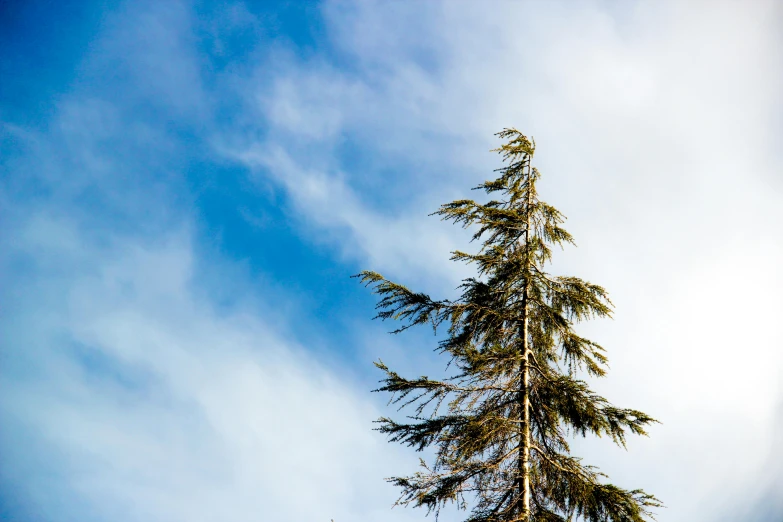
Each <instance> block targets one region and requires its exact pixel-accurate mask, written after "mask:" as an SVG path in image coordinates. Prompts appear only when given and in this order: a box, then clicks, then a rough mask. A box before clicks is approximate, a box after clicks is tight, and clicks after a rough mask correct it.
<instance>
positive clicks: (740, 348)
mask: <svg viewBox="0 0 783 522" xmlns="http://www.w3.org/2000/svg"><path fill="white" fill-rule="evenodd" d="M779 10H780V7H779V6H778V5H777V4H776V3H774V2H769V3H764V2H756V3H753V4H752V5H747V4H745V5H741V4H740V3H731V2H718V3H717V4H715V3H711V4H709V6H707V4H703V5H702V4H698V3H689V4H687V5H684V4H682V3H674V2H672V3H663V4H661V3H656V4H653V3H644V2H639V3H634V4H623V5H622V6H620V5H619V4H611V3H597V2H595V3H587V4H581V5H580V6H579V7H577V8H575V7H574V6H573V5H571V4H567V3H564V2H563V3H554V2H553V3H548V4H546V5H543V4H540V3H532V2H530V3H507V4H497V7H496V9H494V10H493V9H487V8H486V6H478V5H477V4H471V3H467V2H466V3H457V2H441V3H437V2H428V3H427V6H426V7H422V6H421V5H420V4H414V3H410V4H405V3H393V4H390V3H383V2H364V3H346V2H327V3H325V4H324V5H323V6H322V9H321V12H322V15H323V17H324V18H323V20H324V23H325V24H326V33H325V35H324V39H323V40H322V41H320V42H319V44H320V45H321V47H319V48H318V49H317V50H316V51H314V52H309V53H300V52H297V51H298V50H297V49H292V48H288V47H286V46H285V45H284V44H281V43H280V42H277V43H274V44H273V43H271V42H269V41H268V40H267V39H265V38H264V35H262V34H260V33H261V32H262V29H260V28H259V25H258V20H257V18H255V15H254V14H253V13H252V12H250V11H251V9H250V8H245V7H243V6H241V5H239V6H237V7H233V8H231V9H228V10H226V11H225V12H223V11H219V12H214V13H212V12H210V13H209V20H207V21H204V22H203V23H202V22H198V21H196V17H195V15H194V11H193V9H192V8H191V6H188V4H186V3H178V4H173V5H167V6H157V5H156V4H143V5H139V4H134V5H133V6H131V5H130V4H129V6H128V8H127V9H126V10H125V11H118V12H117V13H115V14H114V15H112V16H111V17H108V19H107V21H106V24H105V26H104V33H103V36H102V37H101V39H98V40H97V41H96V43H95V45H94V46H93V48H92V50H91V54H90V55H89V56H87V57H86V58H85V63H84V66H83V69H82V72H83V76H84V78H86V80H85V81H84V82H83V83H81V84H77V85H76V86H75V87H74V90H73V92H70V93H67V94H66V95H64V96H63V98H62V99H61V100H59V103H58V104H57V109H56V111H55V114H54V116H53V117H52V118H51V121H50V126H49V127H48V128H47V129H45V130H44V131H41V132H37V131H32V130H30V129H28V128H26V127H25V126H24V125H18V124H15V125H10V124H6V125H4V127H3V132H4V135H3V138H4V140H5V145H4V150H12V151H13V154H9V155H6V156H5V158H4V160H5V161H6V163H5V166H6V167H10V168H11V172H12V173H13V176H12V177H11V178H9V179H6V180H4V184H3V185H2V188H1V189H0V202H2V203H3V205H2V212H3V220H4V222H5V223H10V224H11V225H12V226H11V227H9V228H10V229H11V230H12V232H11V233H10V234H5V235H3V236H0V247H1V248H2V251H1V252H2V253H0V288H2V293H3V301H4V302H8V303H12V306H10V307H9V308H8V310H7V311H6V312H4V314H3V315H2V316H0V321H1V322H2V326H3V328H2V336H3V337H2V352H0V353H1V354H2V358H3V365H2V371H0V385H2V389H3V393H2V394H0V415H2V419H3V426H4V429H3V430H2V431H0V460H2V461H3V462H4V463H10V464H6V465H5V466H3V467H2V475H0V480H2V484H3V489H4V490H6V491H11V490H12V487H11V486H12V485H13V486H14V487H13V491H14V492H15V494H17V495H18V496H19V498H20V499H21V500H19V503H20V504H22V505H24V509H26V510H28V511H29V510H31V509H32V508H31V506H37V509H38V510H39V513H38V515H39V518H44V519H51V520H71V519H73V520H76V519H78V520H85V519H86V520H105V519H112V520H136V519H142V518H143V519H145V520H150V519H152V520H179V519H192V520H196V521H198V520H225V519H226V518H230V519H232V520H233V519H237V520H245V519H247V520H251V519H259V518H264V519H270V520H321V519H323V520H328V519H329V518H334V519H335V520H336V521H337V522H345V521H350V520H360V519H361V520H379V521H382V520H387V519H388V520H391V519H392V517H393V518H394V519H395V520H397V519H406V518H407V519H413V518H414V517H420V516H422V513H421V512H417V511H413V510H395V511H394V512H389V511H388V506H389V505H390V503H391V502H392V501H393V499H394V491H392V490H391V489H390V488H389V487H387V486H384V485H383V484H382V482H381V481H380V479H381V477H384V476H389V475H393V474H395V473H398V472H399V473H404V472H407V471H412V470H413V465H412V463H411V461H412V460H413V457H414V455H411V453H410V452H408V451H404V450H402V449H397V448H395V447H393V446H388V445H386V444H385V443H384V442H383V441H382V440H381V439H379V438H378V437H376V436H375V435H374V434H372V432H370V431H369V428H370V427H371V425H370V424H369V421H370V420H372V419H374V418H376V417H377V416H378V415H379V414H380V413H381V411H380V410H381V408H380V407H379V406H377V405H376V404H375V403H374V402H372V400H370V399H369V398H365V397H364V393H365V392H364V391H363V390H362V389H361V388H362V387H364V383H361V384H359V383H357V382H356V380H359V379H363V378H364V374H363V373H361V374H358V373H351V372H356V370H355V369H353V368H351V367H350V366H349V367H346V368H335V367H334V366H333V365H330V364H329V362H328V361H327V360H325V358H320V357H319V356H318V355H316V354H314V350H313V349H312V347H311V346H309V345H307V344H306V343H305V342H304V341H303V339H304V338H305V337H306V333H305V332H304V330H305V329H306V328H304V327H303V326H302V325H303V324H306V325H310V324H312V326H313V328H316V329H317V328H320V329H322V330H325V329H324V327H323V324H321V323H320V321H321V320H322V319H321V318H319V317H311V316H306V315H303V313H302V311H301V310H299V309H297V305H296V302H294V301H293V299H294V297H292V296H290V295H286V294H285V293H284V292H280V291H279V289H278V290H272V288H271V285H269V286H264V285H259V284H258V282H257V281H250V280H249V278H247V277H246V276H245V275H242V274H241V273H240V271H233V270H232V267H233V266H234V265H233V264H232V263H233V261H231V260H227V259H224V258H222V257H220V255H214V254H215V253H214V252H208V253H205V252H204V248H203V243H204V242H205V238H204V237H203V236H200V234H203V231H200V230H199V227H198V224H197V221H198V219H199V218H198V217H197V216H199V211H200V210H201V209H199V208H198V201H197V199H198V198H197V197H196V195H195V194H194V193H195V192H197V190H198V189H194V188H193V185H190V184H189V182H191V181H193V180H188V179H186V177H187V176H186V174H185V173H186V172H190V171H197V170H200V169H209V168H212V167H214V164H221V163H225V162H226V161H227V160H228V161H230V162H234V163H236V164H239V165H240V166H242V167H244V168H246V169H247V172H248V174H249V176H250V178H251V179H252V180H253V181H254V182H255V183H256V184H257V185H258V187H259V188H258V190H259V192H262V191H263V190H265V189H267V188H269V187H272V188H273V190H276V191H279V192H280V193H282V194H284V195H285V198H283V199H284V200H285V205H286V211H287V216H288V217H289V218H290V221H291V223H293V226H292V230H294V232H295V233H298V234H301V235H302V237H304V238H305V240H306V241H307V242H309V244H310V245H316V244H318V245H320V246H322V245H328V246H329V247H330V248H331V249H332V251H330V255H332V254H334V256H333V257H334V259H332V261H333V262H335V263H340V268H341V270H343V271H346V272H347V271H348V269H349V268H350V269H351V270H353V269H354V267H359V268H373V269H378V270H380V271H383V272H385V273H387V275H389V276H391V277H394V278H396V279H401V280H403V281H404V282H406V283H409V284H411V286H415V287H417V288H418V287H424V288H425V289H426V290H431V291H433V292H436V293H439V294H442V293H449V292H451V291H453V287H454V286H455V284H456V283H457V282H458V280H459V278H460V277H463V276H464V274H466V273H467V272H466V271H465V270H464V269H462V268H459V267H455V266H454V264H453V263H449V262H448V261H447V258H448V252H449V251H450V250H452V249H454V248H455V247H460V248H464V247H465V242H466V234H464V233H461V232H460V231H458V230H454V229H453V227H450V226H449V225H448V224H444V223H440V222H439V221H437V219H436V218H434V217H427V214H428V213H430V212H432V211H433V210H436V209H437V206H438V205H439V204H440V203H442V202H445V201H448V200H450V199H454V198H458V197H463V196H465V195H467V194H468V193H466V192H465V190H466V189H467V188H469V187H471V186H473V185H475V184H477V183H479V182H481V181H483V180H484V179H486V178H487V177H489V176H491V170H492V169H493V168H496V167H497V166H498V164H497V157H495V156H493V155H491V154H489V153H488V152H487V150H488V149H489V148H491V147H493V146H495V145H496V143H495V142H494V141H493V140H492V136H491V134H492V133H493V132H496V131H498V130H499V129H500V128H502V127H503V126H507V125H515V126H517V127H518V128H520V130H522V131H524V132H529V133H531V134H533V135H534V136H535V137H536V139H537V142H538V145H539V149H538V155H537V160H538V162H539V165H540V167H541V169H542V171H543V174H544V178H543V181H542V192H543V193H544V196H545V199H547V200H549V201H550V202H551V203H553V204H555V205H556V206H558V207H560V208H562V209H563V210H564V211H565V213H566V214H567V215H569V217H570V218H571V219H570V221H569V224H568V225H569V229H570V230H571V231H572V232H573V233H574V234H575V236H576V238H577V241H578V243H579V245H580V248H579V249H576V250H573V249H569V250H567V251H566V253H564V254H561V259H562V260H560V261H558V262H557V264H556V266H555V267H553V270H555V271H557V272H568V273H573V274H575V275H582V276H586V277H588V278H589V279H591V280H595V281H596V282H599V283H601V284H604V285H605V286H606V287H607V288H608V289H609V290H610V292H611V294H612V296H613V298H614V301H615V302H616V304H617V305H618V312H617V316H616V320H615V321H614V322H613V323H601V324H595V325H589V326H586V327H585V328H584V330H583V331H584V332H586V333H588V334H589V335H590V336H591V337H593V338H595V339H596V340H597V341H599V342H602V344H604V345H605V346H606V347H607V348H608V349H609V355H610V360H611V362H612V372H611V374H610V377H609V379H607V380H606V381H605V382H598V383H596V386H597V387H598V389H599V390H600V391H601V392H605V393H606V395H607V396H608V397H609V398H610V399H613V400H615V401H616V402H617V403H618V404H620V405H627V406H633V407H638V408H640V409H642V410H644V411H649V413H651V414H653V415H654V416H656V417H659V418H660V419H661V420H662V421H663V422H664V424H663V425H662V426H660V427H656V429H655V430H654V431H653V436H652V438H650V439H649V440H639V441H631V445H630V451H629V452H628V453H622V452H617V451H614V450H612V449H611V448H609V447H608V446H607V445H606V444H605V442H606V441H597V442H596V443H592V442H586V443H585V444H584V445H582V446H581V447H580V449H582V450H583V452H584V453H583V454H585V455H586V456H588V455H589V458H588V460H590V461H591V462H593V463H598V464H600V465H601V466H602V468H603V469H605V470H606V471H608V472H609V473H610V474H611V476H612V477H613V478H615V479H616V480H617V482H618V483H619V484H621V485H627V486H632V487H634V486H643V487H645V488H647V489H649V490H650V491H652V492H654V493H656V494H658V495H659V496H660V497H661V498H662V499H663V500H664V501H665V502H666V503H667V505H668V506H669V507H668V509H666V510H664V511H663V512H662V513H661V514H660V516H659V520H660V521H662V522H665V521H675V520H692V519H694V518H696V519H699V520H721V519H723V518H726V519H729V518H731V519H734V520H736V519H746V518H749V517H751V516H756V515H757V516H758V517H767V518H766V519H767V520H771V519H777V518H780V517H779V516H777V513H779V509H780V506H779V503H776V501H775V495H774V493H775V492H776V491H778V490H780V487H781V485H780V484H781V478H780V477H779V476H778V475H779V474H775V473H773V472H768V471H766V470H768V469H769V468H770V462H777V461H779V460H780V452H779V450H778V446H779V442H778V441H777V440H776V438H775V436H776V433H778V432H779V429H778V427H779V421H780V407H779V404H780V397H781V391H782V390H780V389H779V387H778V385H777V384H776V383H777V382H780V378H781V375H780V368H781V367H783V360H781V357H780V355H779V352H780V351H779V350H778V349H777V347H778V346H779V342H778V340H777V338H776V337H775V331H774V328H773V327H772V326H770V325H774V324H776V322H777V320H778V318H779V316H780V313H781V311H783V310H781V309H780V305H779V303H778V302H777V301H776V298H775V296H776V295H777V294H778V293H780V291H781V290H783V280H781V277H780V274H779V270H778V269H777V265H778V264H779V263H778V262H777V260H778V259H780V258H781V255H782V254H783V244H782V243H781V241H780V239H779V236H780V235H779V233H778V231H777V229H776V224H777V223H780V222H783V212H782V211H781V210H780V209H781V208H783V206H781V202H782V201H781V199H783V194H782V193H781V185H780V183H779V179H780V176H779V172H780V167H781V166H783V165H781V161H783V159H781V156H780V154H779V151H777V150H776V148H775V147H776V144H777V143H778V142H779V141H780V140H779V137H780V136H779V132H780V129H779V120H775V118H776V116H775V115H776V114H779V113H780V108H781V107H780V96H779V94H778V93H779V92H780V87H781V75H780V72H779V67H777V64H778V63H780V52H781V46H780V45H779V43H780V42H779V34H780V32H779V20H780V16H779V15H780V11H779ZM237 31H239V32H242V35H243V36H242V38H241V39H240V41H241V43H242V45H244V44H245V43H246V42H247V40H246V39H245V38H246V37H247V32H253V31H258V33H256V34H255V36H256V37H257V38H258V41H257V42H256V45H257V49H256V50H255V51H254V52H247V53H244V54H243V52H242V50H241V49H240V50H238V49H237V48H236V47H237V41H236V40H234V39H233V38H234V37H236V32H237ZM243 49H244V48H243ZM210 52H211V53H212V55H209V56H205V53H210ZM216 56H217V57H218V58H220V60H223V61H228V62H231V60H233V59H238V58H237V57H241V58H242V59H243V60H247V61H244V62H241V63H229V64H225V63H223V62H220V63H222V64H223V65H225V67H222V66H221V67H217V66H216V65H215V63H211V62H210V61H209V60H217V58H216ZM213 67H214V68H215V70H213V69H212V68H213ZM107 72H110V73H111V74H108V73H107ZM104 73H107V74H105V75H104ZM87 80H89V81H87ZM238 110H241V111H242V112H241V113H240V112H236V111H238ZM187 140H194V141H192V142H187ZM9 144H10V145H9ZM6 147H7V148H6ZM192 157H195V158H196V159H198V160H201V161H205V163H202V164H198V163H195V162H194V163H191V158H192ZM205 158H206V160H205ZM210 161H211V162H214V163H209V162H210ZM220 181H221V180H220V179H217V180H216V181H213V182H214V183H219V182H220ZM201 182H203V180H201ZM195 185H198V183H195ZM477 196H478V195H477ZM243 209H244V210H242V212H243V215H245V216H253V215H255V214H253V213H251V214H248V210H247V208H246V207H243ZM255 210H256V209H252V211H251V212H255ZM261 214H262V215H264V213H263V212H261ZM248 221H253V220H252V219H248ZM257 255H262V254H257ZM225 267H228V268H227V269H226V270H223V268H225ZM215 274H219V276H216V275H215ZM227 274H228V275H227ZM272 276H273V274H269V275H268V277H272ZM215 277H219V279H210V278H215ZM214 288H219V289H223V292H224V293H231V294H232V295H231V302H232V306H231V307H222V306H219V304H218V299H216V298H215V295H213V292H212V291H211V290H212V289H214ZM226 288H230V289H231V292H227V291H226V290H225V289H226ZM256 291H257V292H256ZM370 314H371V311H370V310H368V311H367V314H366V316H370ZM335 315H338V314H335V313H333V314H332V316H335ZM350 322H351V321H350V319H347V318H346V319H345V323H350ZM386 326H387V325H386ZM386 326H379V327H378V328H371V327H362V328H359V327H358V326H357V328H356V329H357V330H358V333H357V334H356V335H355V338H354V339H352V340H353V341H356V342H365V341H366V344H367V345H368V347H366V348H365V349H361V351H360V353H361V357H364V356H365V355H367V356H369V357H371V358H373V359H374V358H376V357H378V356H379V355H383V356H384V359H385V360H388V359H392V360H391V361H389V362H391V363H393V364H396V366H395V367H398V366H403V367H407V368H409V369H411V371H413V372H418V369H419V368H420V367H422V366H425V367H427V368H430V367H433V366H436V365H437V363H438V361H437V359H436V358H435V357H434V356H430V355H422V354H421V353H420V349H421V348H422V347H424V346H426V344H425V342H426V340H424V339H423V336H422V337H421V338H418V337H413V338H411V337H407V338H405V339H403V338H394V340H380V341H379V340H377V339H376V337H375V335H376V333H377V332H379V331H385V330H386V329H388V328H386ZM411 339H412V340H411ZM323 342H324V344H326V345H328V346H332V344H330V342H331V341H330V339H328V338H325V339H324V340H323ZM384 348H389V350H386V351H389V352H391V353H390V354H389V355H388V356H387V355H386V351H383V352H382V349H384ZM392 348H393V349H394V351H393V352H392V350H391V349H392ZM357 351H359V350H357ZM357 358H358V357H357ZM349 362H356V361H349ZM362 364H364V361H362ZM362 367H363V366H362ZM727 448H728V449H729V450H727ZM726 484H731V487H732V488H733V492H734V495H730V496H727V495H725V493H724V492H725V490H726V486H725V485H726ZM6 486H7V487H6ZM304 497H306V498H307V501H306V502H304V501H302V500H301V499H302V498H304ZM739 499H742V500H739ZM748 503H753V504H755V505H754V506H753V509H750V508H748V507H747V504H748ZM756 508H757V509H756ZM776 517H777V518H776Z"/></svg>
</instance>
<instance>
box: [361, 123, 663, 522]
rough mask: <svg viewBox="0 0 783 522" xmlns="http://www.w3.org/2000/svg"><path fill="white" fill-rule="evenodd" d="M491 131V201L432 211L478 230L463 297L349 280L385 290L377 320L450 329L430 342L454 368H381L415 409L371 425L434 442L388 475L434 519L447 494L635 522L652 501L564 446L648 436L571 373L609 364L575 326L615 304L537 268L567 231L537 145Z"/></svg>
mask: <svg viewBox="0 0 783 522" xmlns="http://www.w3.org/2000/svg"><path fill="white" fill-rule="evenodd" d="M498 136H500V138H502V139H505V140H507V141H506V143H505V144H504V145H502V146H501V147H500V148H499V149H496V151H497V152H499V153H501V155H502V156H503V160H504V167H503V168H501V169H498V171H496V172H498V173H499V177H498V178H497V179H495V180H492V181H487V182H485V183H482V184H481V185H479V186H478V187H476V188H477V189H482V190H484V191H486V192H487V193H488V194H498V196H499V198H498V199H496V200H491V201H489V202H487V203H484V204H479V203H476V202H475V201H473V200H468V199H464V200H458V201H453V202H451V203H447V204H445V205H442V206H441V208H440V209H439V210H438V211H437V212H435V214H437V215H439V216H441V217H442V219H445V220H449V221H453V222H454V223H456V224H459V225H461V226H462V227H465V228H467V227H474V228H476V232H475V234H474V235H473V240H480V241H481V244H482V246H481V249H480V250H479V251H478V252H477V253H474V254H470V253H465V252H454V253H453V255H452V260H455V261H461V262H466V263H472V264H474V265H475V266H476V272H477V276H476V277H475V278H469V279H466V280H464V281H463V282H462V285H461V286H460V287H459V289H460V290H461V291H462V294H461V296H460V297H459V298H458V299H456V300H454V301H451V300H441V301H438V300H434V299H432V298H431V297H429V296H428V295H426V294H423V293H416V292H413V291H411V290H409V289H408V288H406V287H404V286H402V285H399V284H397V283H393V282H391V281H389V280H387V279H386V278H384V277H383V276H381V275H380V274H377V273H375V272H370V271H365V272H362V273H360V274H358V275H357V276H355V277H358V278H359V279H360V281H361V282H362V283H364V284H365V285H367V286H369V287H371V288H372V289H373V291H374V292H375V293H376V294H378V296H379V297H380V300H379V302H378V305H377V310H378V315H377V316H376V317H377V318H380V319H382V320H385V319H395V320H399V321H401V326H400V327H399V328H398V329H397V330H395V331H394V332H395V333H399V332H402V331H404V330H406V329H408V328H410V327H412V326H415V325H419V324H431V325H432V326H433V327H434V328H437V327H438V326H439V325H441V324H447V325H448V330H447V334H448V335H447V336H446V337H445V339H443V340H442V341H441V342H440V343H439V345H438V350H439V351H440V353H442V354H444V355H446V356H448V358H449V367H451V368H455V369H456V373H455V374H454V375H452V376H451V377H449V378H448V379H445V380H433V379H430V378H428V377H426V376H422V377H419V378H415V379H408V378H405V377H402V376H400V375H398V374H397V373H395V372H394V371H392V370H390V369H389V368H388V367H387V366H386V365H385V364H383V363H382V362H378V363H376V365H377V366H378V368H379V369H381V370H382V371H383V372H384V374H385V378H384V379H383V380H382V381H381V382H382V384H383V385H382V386H381V387H380V388H379V390H376V391H384V392H390V393H391V394H392V402H393V403H395V404H398V405H400V407H401V408H403V407H412V408H413V415H412V416H410V417H409V422H407V423H398V422H396V421H394V420H392V419H388V418H382V419H380V420H379V421H378V422H379V423H380V428H379V430H380V431H381V432H382V433H386V434H387V435H388V436H389V440H390V441H392V442H399V443H402V444H406V445H408V446H410V447H413V448H414V449H415V450H417V451H422V450H424V449H425V448H428V447H433V448H434V449H435V450H436V453H435V458H434V462H433V463H431V464H427V463H426V462H424V461H423V460H422V461H421V470H420V471H419V472H417V473H415V474H414V475H412V476H409V477H396V478H392V479H389V480H390V482H392V483H393V484H396V485H397V486H399V487H400V488H401V490H402V494H401V497H400V499H399V501H398V503H400V504H405V505H408V504H411V505H413V506H422V507H426V508H427V509H428V512H430V511H435V512H436V514H437V512H439V510H440V509H441V508H442V507H443V506H444V505H445V504H447V503H448V502H456V503H457V504H458V506H459V507H460V508H463V509H466V510H467V509H468V508H469V507H470V506H472V507H470V515H469V517H468V518H467V519H466V521H468V522H501V521H537V522H538V521H542V522H543V521H570V520H585V521H590V522H604V521H607V522H608V521H613V522H619V521H629V522H637V521H643V520H645V517H651V513H650V508H653V507H658V506H660V505H661V504H660V502H659V501H658V500H657V499H656V498H655V497H653V496H651V495H649V494H647V493H645V492H644V491H641V490H630V491H629V490H624V489H621V488H619V487H616V486H614V485H611V484H607V483H605V481H604V479H605V478H606V477H605V476H604V475H603V474H601V473H599V472H597V471H596V470H595V468H593V467H591V466H587V465H584V464H582V463H581V460H580V459H578V458H575V457H572V456H571V455H570V448H569V445H568V439H569V436H572V435H581V436H586V435H587V434H588V433H589V434H592V435H596V436H599V437H601V436H608V437H610V438H611V439H612V440H613V441H614V442H615V443H616V444H618V445H621V446H625V437H626V434H627V433H632V434H637V435H646V432H645V428H646V426H648V425H649V424H650V423H653V422H656V421H655V420H654V419H652V418H651V417H650V416H648V415H646V414H644V413H642V412H640V411H637V410H632V409H623V408H617V407H615V406H612V405H611V404H610V403H609V402H608V401H607V400H606V399H604V398H603V397H600V396H599V395H596V394H595V393H593V392H592V391H591V390H590V389H589V388H588V386H587V383H586V382H584V381H583V380H580V379H579V378H578V377H577V376H578V372H579V371H585V372H587V373H588V374H589V375H592V376H603V375H604V374H605V373H606V368H607V359H606V356H605V355H604V349H603V348H602V347H601V346H599V345H598V344H596V343H594V342H592V341H590V340H588V339H585V338H583V337H580V336H579V335H577V334H576V333H575V331H574V325H575V324H576V323H579V322H581V321H583V320H586V319H590V318H593V317H608V316H610V315H611V311H612V303H611V301H610V300H609V298H608V296H607V294H606V291H605V290H604V289H603V288H601V287H600V286H598V285H594V284H591V283H588V282H586V281H583V280H581V279H578V278H576V277H555V276H552V275H550V274H548V273H547V272H546V271H545V265H546V264H547V262H549V261H550V260H551V257H552V247H553V246H555V245H557V246H561V247H562V245H563V244H565V243H571V244H573V238H572V237H571V235H570V234H569V233H568V232H567V231H565V230H564V229H563V228H562V227H561V225H562V223H563V222H564V220H565V218H564V216H563V215H562V214H561V213H560V212H559V211H558V210H557V209H555V208H554V207H552V206H550V205H547V204H546V203H544V202H543V201H541V200H539V198H538V193H537V192H536V181H537V180H538V179H539V176H540V174H539V172H538V170H537V169H535V168H533V167H532V166H531V159H532V156H533V153H534V151H535V143H534V142H533V141H532V140H530V139H528V138H527V137H526V136H524V135H522V134H521V133H519V132H518V131H517V130H515V129H505V130H504V131H502V132H500V133H498Z"/></svg>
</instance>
